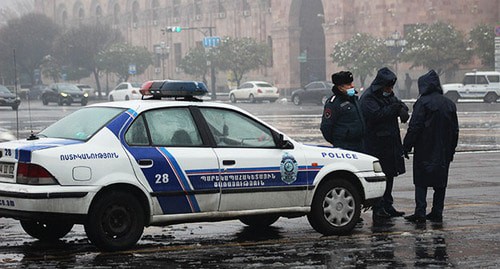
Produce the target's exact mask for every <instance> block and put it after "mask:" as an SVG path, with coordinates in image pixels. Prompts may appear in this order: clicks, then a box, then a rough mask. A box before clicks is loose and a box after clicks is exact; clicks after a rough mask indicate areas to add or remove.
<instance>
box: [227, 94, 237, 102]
mask: <svg viewBox="0 0 500 269" xmlns="http://www.w3.org/2000/svg"><path fill="white" fill-rule="evenodd" d="M229 100H231V103H236V96H234V94H231V96H229Z"/></svg>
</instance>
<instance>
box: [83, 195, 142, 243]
mask: <svg viewBox="0 0 500 269" xmlns="http://www.w3.org/2000/svg"><path fill="white" fill-rule="evenodd" d="M84 226H85V232H86V233H87V236H88V238H89V239H90V241H91V242H92V243H93V244H94V245H96V246H97V247H98V248H100V249H103V250H106V251H116V250H123V249H127V248H130V247H132V246H134V245H135V244H136V243H137V241H139V239H140V238H141V235H142V233H143V231H144V209H143V208H142V206H141V204H140V203H139V201H138V200H137V198H135V197H134V196H133V195H130V194H129V193H126V192H123V191H112V192H109V193H106V194H104V195H101V196H99V197H98V198H97V200H96V201H94V202H93V203H92V206H91V207H90V210H89V214H88V219H87V221H86V222H85V225H84Z"/></svg>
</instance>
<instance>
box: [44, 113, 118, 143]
mask: <svg viewBox="0 0 500 269" xmlns="http://www.w3.org/2000/svg"><path fill="white" fill-rule="evenodd" d="M124 110H125V109H123V108H114V107H87V108H83V109H80V110H77V111H75V112H73V113H71V114H69V115H68V116H66V117H64V118H62V119H60V120H59V121H57V122H55V123H54V124H52V125H50V126H49V127H47V128H46V129H44V130H43V131H41V132H40V133H39V135H40V136H44V137H53V138H65V139H76V140H87V139H89V138H90V137H92V136H93V135H94V134H95V133H96V132H97V131H98V130H100V129H101V128H102V127H103V126H104V125H106V124H107V123H108V122H109V121H110V120H112V119H113V118H114V117H116V116H117V115H118V114H120V113H122V112H123V111H124Z"/></svg>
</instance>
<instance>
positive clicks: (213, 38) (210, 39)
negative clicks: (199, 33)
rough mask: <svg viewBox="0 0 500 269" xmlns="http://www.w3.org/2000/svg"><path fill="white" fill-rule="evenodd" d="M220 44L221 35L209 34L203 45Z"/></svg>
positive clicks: (207, 46) (213, 45)
mask: <svg viewBox="0 0 500 269" xmlns="http://www.w3.org/2000/svg"><path fill="white" fill-rule="evenodd" d="M219 44H220V37H218V36H207V37H205V38H203V47H205V48H210V47H217V46H219Z"/></svg>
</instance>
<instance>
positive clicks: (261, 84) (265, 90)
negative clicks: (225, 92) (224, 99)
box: [229, 81, 280, 103]
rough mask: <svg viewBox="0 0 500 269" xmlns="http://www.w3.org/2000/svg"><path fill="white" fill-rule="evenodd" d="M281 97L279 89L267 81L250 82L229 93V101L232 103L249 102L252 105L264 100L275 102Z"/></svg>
mask: <svg viewBox="0 0 500 269" xmlns="http://www.w3.org/2000/svg"><path fill="white" fill-rule="evenodd" d="M279 97H280V93H279V90H278V88H276V87H274V86H272V85H271V84H269V83H268V82H265V81H248V82H245V83H243V84H241V85H240V86H239V87H238V88H236V89H234V90H232V91H230V92H229V99H230V100H231V102H232V103H236V101H238V100H247V101H250V102H251V103H255V102H256V101H262V100H269V101H270V102H275V101H276V100H278V98H279Z"/></svg>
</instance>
